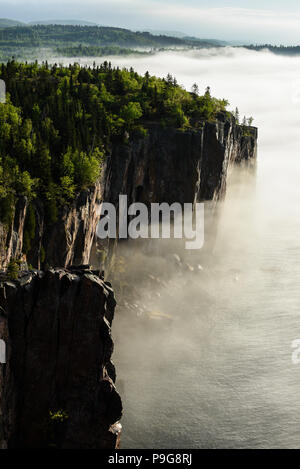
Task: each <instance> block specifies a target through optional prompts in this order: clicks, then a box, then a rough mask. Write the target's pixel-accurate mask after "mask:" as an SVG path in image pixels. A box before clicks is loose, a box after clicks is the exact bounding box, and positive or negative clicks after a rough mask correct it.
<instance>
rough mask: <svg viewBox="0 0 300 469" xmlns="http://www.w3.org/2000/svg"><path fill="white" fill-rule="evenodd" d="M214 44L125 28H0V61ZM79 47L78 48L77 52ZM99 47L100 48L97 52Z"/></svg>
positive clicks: (40, 26)
mask: <svg viewBox="0 0 300 469" xmlns="http://www.w3.org/2000/svg"><path fill="white" fill-rule="evenodd" d="M213 45H214V43H213V42H212V43H210V42H209V41H208V40H200V39H199V40H197V39H195V38H178V37H170V36H165V35H159V36H156V35H152V34H150V33H148V32H133V31H130V30H128V29H123V28H114V27H102V26H79V25H77V26H76V25H74V26H72V25H32V26H30V25H24V26H23V25H20V26H15V27H7V28H0V61H2V62H6V61H7V60H10V59H11V58H12V57H14V58H17V59H26V58H28V59H32V58H34V59H35V58H38V57H40V55H41V49H42V50H43V54H42V55H43V56H45V53H46V54H48V55H52V56H53V53H57V50H59V53H61V54H63V55H64V54H65V55H66V56H70V55H71V54H70V48H71V49H72V48H75V50H76V49H78V48H79V54H78V55H80V56H82V52H83V51H84V52H86V53H87V54H86V55H87V56H92V55H95V54H96V55H98V53H99V56H101V55H103V54H104V53H106V52H105V47H109V48H110V52H109V53H110V54H111V55H113V54H120V53H121V54H124V53H129V51H128V49H132V48H144V49H145V48H146V49H149V48H168V47H174V46H176V47H184V48H187V47H212V46H213ZM80 48H81V49H80ZM98 48H101V49H98Z"/></svg>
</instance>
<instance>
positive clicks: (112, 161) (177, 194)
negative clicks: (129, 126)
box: [104, 114, 257, 205]
mask: <svg viewBox="0 0 300 469" xmlns="http://www.w3.org/2000/svg"><path fill="white" fill-rule="evenodd" d="M256 146H257V129H256V128H255V127H247V128H243V127H242V126H239V125H237V124H236V121H235V119H234V118H233V117H228V116H226V115H223V114H220V116H219V120H218V121H216V122H214V123H206V124H205V125H204V127H203V129H201V130H186V131H181V130H176V129H172V128H162V127H161V126H158V125H153V126H151V127H150V128H149V129H148V136H147V137H146V138H144V139H142V140H139V141H137V142H135V143H130V144H127V145H123V146H117V147H115V148H114V149H113V151H112V154H111V157H110V158H109V160H108V163H107V170H106V181H105V191H104V200H105V201H106V202H112V203H114V204H116V205H117V204H118V197H119V194H127V195H128V198H129V203H133V202H145V203H151V202H159V203H161V202H168V203H169V204H171V203H173V202H180V203H193V202H196V201H204V200H218V199H220V198H222V197H224V195H225V192H226V180H227V173H228V169H229V168H230V165H232V164H241V163H245V164H247V165H248V166H254V165H255V160H256Z"/></svg>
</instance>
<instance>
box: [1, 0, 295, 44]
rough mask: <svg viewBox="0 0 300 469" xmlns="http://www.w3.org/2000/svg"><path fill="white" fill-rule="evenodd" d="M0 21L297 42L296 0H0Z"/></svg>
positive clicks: (264, 41)
mask: <svg viewBox="0 0 300 469" xmlns="http://www.w3.org/2000/svg"><path fill="white" fill-rule="evenodd" d="M0 17H2V18H11V19H17V20H21V21H26V22H27V21H37V20H51V19H81V20H88V21H93V22H95V23H99V24H101V25H106V26H120V27H126V28H128V29H134V30H147V29H152V30H153V29H157V30H162V29H163V30H169V31H182V32H184V33H187V34H189V35H195V36H198V37H202V38H219V39H223V40H238V41H247V42H257V43H258V42H259V43H262V42H263V43H266V42H268V43H274V44H275V43H276V44H280V43H283V44H300V3H299V1H298V0H297V1H296V0H285V1H283V0H265V1H259V0H252V1H250V0H244V1H241V0H239V1H237V0H229V1H226V0H225V1H224V0H223V1H221V0H212V1H208V0H184V1H183V0H109V1H107V0H85V1H84V2H82V1H81V0H44V1H43V2H41V1H40V0H9V1H8V0H0Z"/></svg>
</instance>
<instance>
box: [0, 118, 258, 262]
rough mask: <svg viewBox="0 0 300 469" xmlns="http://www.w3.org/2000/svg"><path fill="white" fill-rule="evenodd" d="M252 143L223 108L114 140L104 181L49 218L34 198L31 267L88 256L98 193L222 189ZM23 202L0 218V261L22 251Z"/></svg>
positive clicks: (109, 196) (169, 196)
mask: <svg viewBox="0 0 300 469" xmlns="http://www.w3.org/2000/svg"><path fill="white" fill-rule="evenodd" d="M256 146H257V129H256V128H255V127H242V126H240V125H238V124H237V123H236V121H235V119H234V118H233V117H230V116H228V115H227V114H220V115H219V117H218V120H217V121H216V122H213V123H206V124H205V125H204V127H203V128H202V129H199V130H192V129H191V130H185V131H182V130H177V129H174V128H163V127H161V126H160V125H158V124H153V125H151V126H149V128H148V136H147V137H145V138H143V139H140V140H138V141H131V140H129V141H128V143H127V144H124V145H120V144H116V145H114V146H113V147H112V150H111V154H110V156H109V157H108V159H107V164H106V170H105V172H104V175H103V181H102V183H101V184H100V182H97V183H96V184H95V185H94V187H92V188H90V189H87V190H85V191H82V192H81V193H80V194H79V195H78V196H77V198H76V200H75V201H74V202H73V203H72V204H71V206H66V207H64V208H63V209H62V210H61V211H60V213H58V216H57V220H56V221H54V222H53V221H50V220H48V215H47V212H46V211H45V207H44V206H43V204H42V202H41V201H39V200H36V201H34V203H33V204H32V206H33V210H34V219H35V235H34V238H33V239H32V240H31V249H30V250H29V252H28V253H27V260H28V262H29V263H30V264H31V265H32V266H33V267H35V268H41V267H44V266H60V267H67V266H68V265H71V264H73V263H76V264H85V263H88V262H89V260H90V255H91V249H92V246H93V240H94V234H95V232H96V227H97V223H98V220H99V210H98V208H99V203H100V201H101V199H103V200H104V201H106V202H111V203H113V204H115V206H116V207H117V206H118V198H119V194H127V196H128V202H129V204H131V203H133V202H145V203H147V204H149V203H151V202H168V203H169V204H171V203H173V202H180V203H193V202H197V201H204V200H205V201H206V200H218V199H220V198H222V197H224V195H225V192H226V182H227V174H228V170H229V168H230V166H231V165H233V164H247V165H248V166H250V167H252V166H254V165H255V161H256ZM27 209H28V202H27V200H26V199H24V198H21V199H20V200H19V201H18V203H17V205H16V209H15V215H14V217H13V221H12V223H11V226H10V227H8V228H7V227H5V226H3V225H1V223H0V269H1V268H5V267H6V266H7V264H8V262H9V260H10V259H11V258H14V257H19V256H20V254H21V253H22V249H23V238H24V224H25V217H26V213H27Z"/></svg>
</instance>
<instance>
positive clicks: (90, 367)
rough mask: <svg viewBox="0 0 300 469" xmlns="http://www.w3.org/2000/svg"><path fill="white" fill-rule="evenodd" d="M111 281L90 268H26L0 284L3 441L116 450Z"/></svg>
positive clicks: (9, 444)
mask: <svg viewBox="0 0 300 469" xmlns="http://www.w3.org/2000/svg"><path fill="white" fill-rule="evenodd" d="M115 304H116V303H115V300H114V294H113V291H112V289H111V287H110V285H109V284H106V283H105V282H104V281H102V280H101V279H100V278H99V277H98V276H97V275H96V273H95V272H93V271H90V270H85V269H83V268H81V269H79V270H76V269H75V270H74V269H70V270H64V269H58V268H56V269H50V270H49V271H47V272H45V273H42V272H40V271H33V272H23V273H22V274H21V277H20V278H19V279H18V280H17V281H14V282H12V281H2V282H1V284H0V338H1V339H2V340H4V341H5V342H6V344H7V363H6V364H2V365H0V409H1V410H0V447H3V448H5V447H8V448H47V447H58V448H116V447H117V445H118V439H119V424H118V420H119V418H120V417H121V414H122V404H121V399H120V397H119V395H118V393H117V391H116V389H115V386H114V380H115V370H114V366H113V364H112V362H111V355H112V351H113V342H112V339H111V335H110V325H111V321H112V319H113V315H114V308H115Z"/></svg>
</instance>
